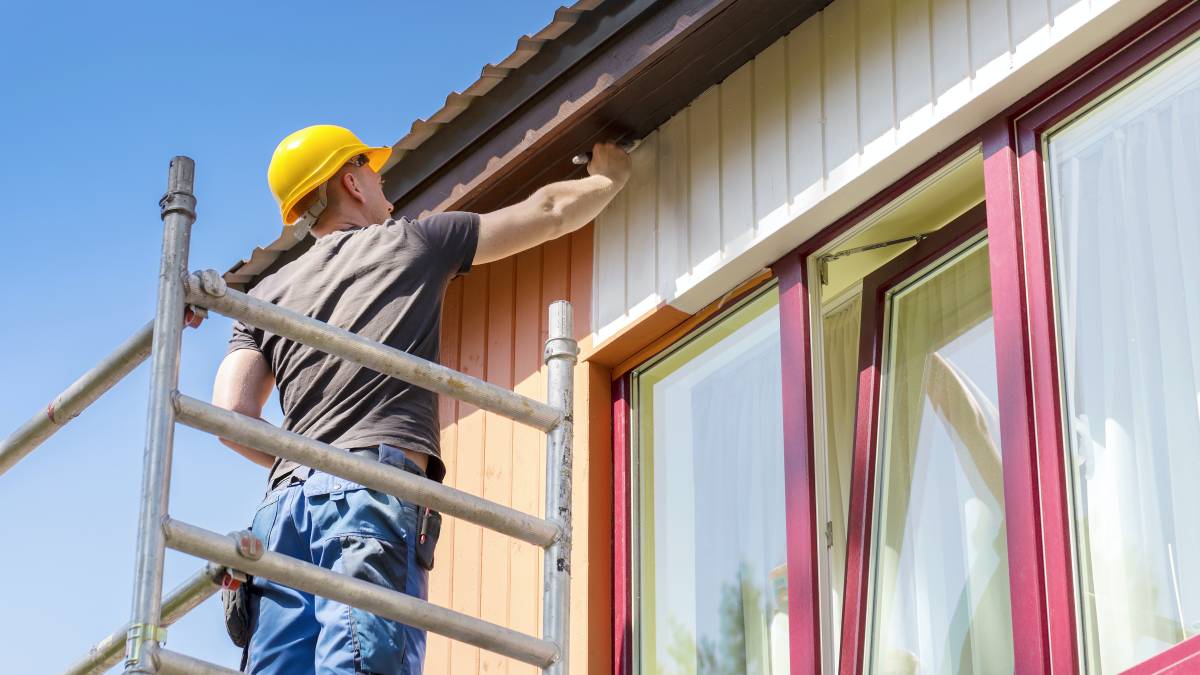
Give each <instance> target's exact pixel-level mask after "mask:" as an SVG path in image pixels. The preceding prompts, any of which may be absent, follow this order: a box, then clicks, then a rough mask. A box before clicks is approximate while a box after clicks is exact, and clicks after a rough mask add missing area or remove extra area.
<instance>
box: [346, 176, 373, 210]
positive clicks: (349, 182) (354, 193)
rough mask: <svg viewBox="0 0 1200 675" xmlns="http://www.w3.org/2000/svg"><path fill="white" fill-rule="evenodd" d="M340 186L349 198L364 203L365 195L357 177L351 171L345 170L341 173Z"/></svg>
mask: <svg viewBox="0 0 1200 675" xmlns="http://www.w3.org/2000/svg"><path fill="white" fill-rule="evenodd" d="M342 188H343V189H344V190H345V191H346V194H348V195H350V198H351V199H353V200H354V201H356V202H360V203H364V204H365V203H366V201H367V197H366V195H364V194H363V191H362V186H361V185H359V184H358V177H357V176H355V175H354V174H353V173H352V172H350V171H347V172H346V173H344V174H342Z"/></svg>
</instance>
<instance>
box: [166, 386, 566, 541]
mask: <svg viewBox="0 0 1200 675" xmlns="http://www.w3.org/2000/svg"><path fill="white" fill-rule="evenodd" d="M175 414H176V420H177V421H178V422H180V423H182V424H186V425H187V426H189V427H192V428H195V429H199V430H201V431H207V432H208V433H210V434H215V435H217V436H219V437H221V438H225V439H228V440H231V441H234V442H235V443H239V444H241V445H246V446H249V447H252V448H255V449H257V450H262V451H263V452H265V453H267V454H270V455H274V456H276V457H283V458H284V459H290V460H292V461H294V462H299V463H300V464H302V465H304V466H308V467H312V468H314V469H319V470H321V471H324V472H326V473H329V474H332V475H335V476H337V477H339V478H345V479H347V480H351V481H354V482H355V483H360V484H362V485H365V486H367V487H369V488H372V489H375V490H379V491H381V492H386V493H388V494H390V495H394V496H396V497H399V498H401V499H405V500H408V501H412V502H415V503H417V504H420V505H422V506H428V507H429V508H431V509H435V510H437V511H441V512H443V513H446V514H449V515H452V516H455V517H457V518H461V519H463V520H466V521H469V522H472V523H475V524H477V525H482V526H484V527H486V528H488V529H490V530H495V531H496V532H500V533H501V534H506V535H509V536H511V537H515V538H517V539H520V540H521V541H527V542H529V543H531V544H534V545H537V546H541V547H542V548H546V547H547V546H549V545H550V544H552V543H554V542H555V541H556V540H557V539H558V538H559V536H560V528H559V526H558V525H556V524H554V523H551V522H549V521H547V520H543V519H541V518H538V517H536V516H531V515H529V514H527V513H523V512H521V511H518V510H516V509H513V508H510V507H508V506H504V505H502V504H496V503H495V502H491V501H488V500H486V499H483V498H482V497H477V496H475V495H473V494H470V493H467V492H463V491H462V490H456V489H454V488H452V487H448V486H445V485H442V484H441V483H438V482H436V481H432V480H429V479H427V478H421V477H420V476H417V475H414V474H411V473H409V472H407V471H404V470H403V469H398V468H396V467H393V466H388V465H387V464H381V463H380V462H379V461H377V460H375V459H368V458H366V457H360V456H357V455H353V454H351V453H349V452H346V451H345V450H341V449H338V448H335V447H333V446H332V445H326V444H325V443H321V442H320V441H315V440H313V439H311V438H307V437H305V436H301V435H300V434H297V433H294V432H291V431H284V430H282V429H279V428H277V427H275V426H274V425H272V424H269V423H267V422H264V421H262V420H259V419H254V418H253V417H247V416H245V415H240V414H238V413H235V412H231V411H229V410H225V409H224V408H218V407H216V406H214V405H210V404H208V403H205V402H203V401H199V400H196V399H194V398H191V397H190V396H184V395H183V394H179V393H176V394H175Z"/></svg>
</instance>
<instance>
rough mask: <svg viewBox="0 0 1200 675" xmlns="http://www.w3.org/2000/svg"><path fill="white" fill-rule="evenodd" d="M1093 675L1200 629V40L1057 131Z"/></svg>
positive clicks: (1056, 229) (1075, 462) (1078, 546)
mask: <svg viewBox="0 0 1200 675" xmlns="http://www.w3.org/2000/svg"><path fill="white" fill-rule="evenodd" d="M1044 145H1045V147H1044V151H1043V157H1044V160H1045V172H1046V178H1047V191H1048V195H1047V197H1048V202H1049V209H1048V210H1049V217H1050V226H1051V246H1052V249H1053V262H1054V279H1053V281H1054V298H1055V311H1056V316H1057V322H1058V326H1057V328H1058V346H1059V364H1058V365H1059V371H1060V375H1059V377H1060V382H1061V390H1062V397H1063V405H1064V422H1063V427H1064V428H1063V434H1064V436H1065V437H1066V438H1065V441H1066V443H1065V445H1066V450H1067V453H1068V457H1067V467H1068V472H1069V474H1070V478H1071V481H1072V488H1073V516H1074V525H1075V531H1074V533H1075V551H1076V556H1075V564H1076V574H1077V577H1078V578H1079V581H1078V587H1077V595H1078V605H1079V607H1078V613H1079V618H1080V622H1081V624H1082V627H1083V631H1082V634H1083V659H1084V663H1085V664H1086V666H1087V668H1088V672H1095V673H1116V672H1119V671H1120V670H1122V669H1125V668H1128V667H1130V666H1132V665H1134V664H1136V663H1138V662H1139V661H1142V660H1144V659H1147V658H1149V657H1150V656H1152V655H1154V654H1156V653H1158V652H1161V651H1163V650H1164V649H1166V648H1167V647H1169V646H1171V645H1173V644H1175V643H1178V642H1181V641H1183V640H1185V639H1187V638H1188V637H1190V636H1194V635H1196V634H1197V633H1200V527H1197V525H1196V523H1195V522H1194V519H1195V518H1196V515H1197V514H1200V490H1197V487H1196V486H1197V485H1198V484H1200V452H1197V447H1200V445H1198V440H1197V439H1200V264H1198V261H1200V46H1197V45H1195V44H1193V45H1192V46H1190V47H1187V48H1184V49H1182V50H1181V51H1179V52H1178V53H1176V54H1174V55H1173V56H1170V57H1169V58H1166V59H1165V60H1163V61H1162V62H1160V63H1159V64H1157V65H1156V66H1154V67H1153V68H1151V69H1149V70H1148V71H1146V72H1145V73H1143V74H1141V75H1140V76H1138V77H1137V78H1136V79H1134V80H1132V81H1130V82H1128V83H1126V84H1125V85H1123V86H1122V87H1119V88H1118V89H1116V90H1114V91H1112V92H1110V93H1108V94H1106V95H1105V96H1104V97H1102V98H1101V99H1099V100H1098V101H1097V102H1096V103H1095V104H1094V105H1093V106H1092V107H1090V108H1089V109H1087V110H1085V111H1084V112H1083V113H1082V114H1080V115H1078V116H1076V117H1075V118H1073V119H1071V120H1070V121H1068V122H1067V123H1065V124H1064V125H1062V126H1060V127H1059V128H1058V129H1057V130H1054V131H1051V132H1050V133H1048V134H1047V135H1046V136H1045V137H1044Z"/></svg>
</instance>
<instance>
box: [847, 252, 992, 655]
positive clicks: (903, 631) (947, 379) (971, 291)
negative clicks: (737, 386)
mask: <svg viewBox="0 0 1200 675" xmlns="http://www.w3.org/2000/svg"><path fill="white" fill-rule="evenodd" d="M888 304H889V307H888V315H889V317H890V319H889V322H888V324H889V325H888V327H887V336H888V337H887V339H888V349H887V350H886V352H887V353H886V354H885V355H884V360H885V365H884V371H883V372H884V373H885V377H884V381H883V388H882V396H883V399H882V405H881V410H883V411H884V413H883V415H884V417H883V420H882V425H881V433H880V438H881V443H880V448H879V460H878V461H879V466H878V469H877V472H878V473H877V475H878V481H879V483H878V487H877V497H876V520H875V523H876V526H875V532H876V535H875V542H874V547H873V556H872V557H873V560H872V571H873V580H872V583H873V586H872V596H871V597H872V607H871V630H872V634H871V639H870V652H869V664H870V671H871V672H873V673H885V674H887V675H909V674H913V675H915V674H917V673H921V674H925V673H937V674H942V673H945V674H968V673H974V674H978V675H993V674H995V673H1005V672H1009V673H1011V672H1012V656H1013V652H1012V650H1013V647H1012V623H1011V619H1010V614H1011V612H1010V604H1009V602H1010V601H1009V593H1008V545H1007V541H1006V540H1005V531H1004V490H1003V480H1002V473H1001V469H1000V436H999V426H998V414H997V410H996V403H995V402H996V354H995V346H994V341H993V332H992V308H991V289H990V284H989V273H988V258H987V247H986V245H985V244H982V243H980V244H976V245H975V246H974V247H972V248H971V249H970V250H969V251H968V252H965V253H962V254H959V255H957V256H955V257H954V258H952V259H951V260H949V261H947V262H944V263H942V264H941V265H939V266H937V267H936V268H935V269H933V270H932V271H930V272H928V273H926V274H925V275H924V276H922V277H920V278H918V279H915V280H914V281H912V282H911V283H910V284H909V285H908V286H906V287H905V288H903V289H901V290H898V291H896V292H894V293H893V294H891V295H890V296H889V299H888Z"/></svg>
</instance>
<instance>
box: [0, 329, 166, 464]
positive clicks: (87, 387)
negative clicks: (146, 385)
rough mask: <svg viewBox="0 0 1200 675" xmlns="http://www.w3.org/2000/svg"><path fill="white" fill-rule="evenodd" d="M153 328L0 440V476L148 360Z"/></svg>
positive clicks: (130, 342) (84, 375)
mask: <svg viewBox="0 0 1200 675" xmlns="http://www.w3.org/2000/svg"><path fill="white" fill-rule="evenodd" d="M153 331H154V322H153V321H151V322H150V323H148V324H146V325H145V326H143V327H142V329H141V330H139V331H138V332H136V333H134V334H133V337H131V338H129V339H128V340H126V341H125V342H124V343H123V344H122V345H121V346H120V347H117V349H116V351H114V352H113V353H112V354H109V355H108V356H107V357H105V359H104V360H103V361H101V362H100V363H99V364H97V365H96V367H95V368H92V369H91V370H89V371H87V372H86V373H84V374H83V376H82V377H80V378H79V379H78V380H75V382H74V383H73V384H71V386H69V387H67V388H66V389H65V390H64V391H63V393H61V394H59V395H58V396H57V397H55V399H54V400H53V401H51V402H50V405H48V406H46V409H45V410H42V411H40V412H38V414H36V415H34V416H33V417H32V418H31V419H30V420H29V421H28V422H26V423H25V424H22V425H21V428H19V429H17V430H16V431H14V432H13V433H12V435H11V436H9V437H8V438H6V439H4V441H3V442H0V475H4V473H5V472H6V471H8V470H9V469H11V468H13V466H15V465H16V464H17V462H19V461H21V460H22V459H24V458H25V456H26V455H28V454H29V453H31V452H33V450H34V449H35V448H37V446H39V445H41V444H42V443H44V442H45V441H46V439H47V438H50V437H51V436H53V435H54V433H55V432H57V431H58V430H59V429H61V428H63V427H64V426H65V425H66V424H67V422H70V421H71V420H72V419H74V418H75V417H76V416H78V415H79V413H81V412H83V411H84V410H85V409H86V408H87V407H88V406H89V405H91V404H92V403H95V401H96V399H98V398H100V397H101V396H102V395H103V394H104V392H106V391H108V390H109V389H112V388H113V386H114V385H115V384H116V383H118V382H120V381H121V379H122V378H124V377H125V376H126V375H128V374H129V373H130V372H132V371H133V369H134V368H137V367H138V365H140V364H141V362H142V361H145V360H146V359H147V357H149V356H150V341H151V337H152V333H153Z"/></svg>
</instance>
